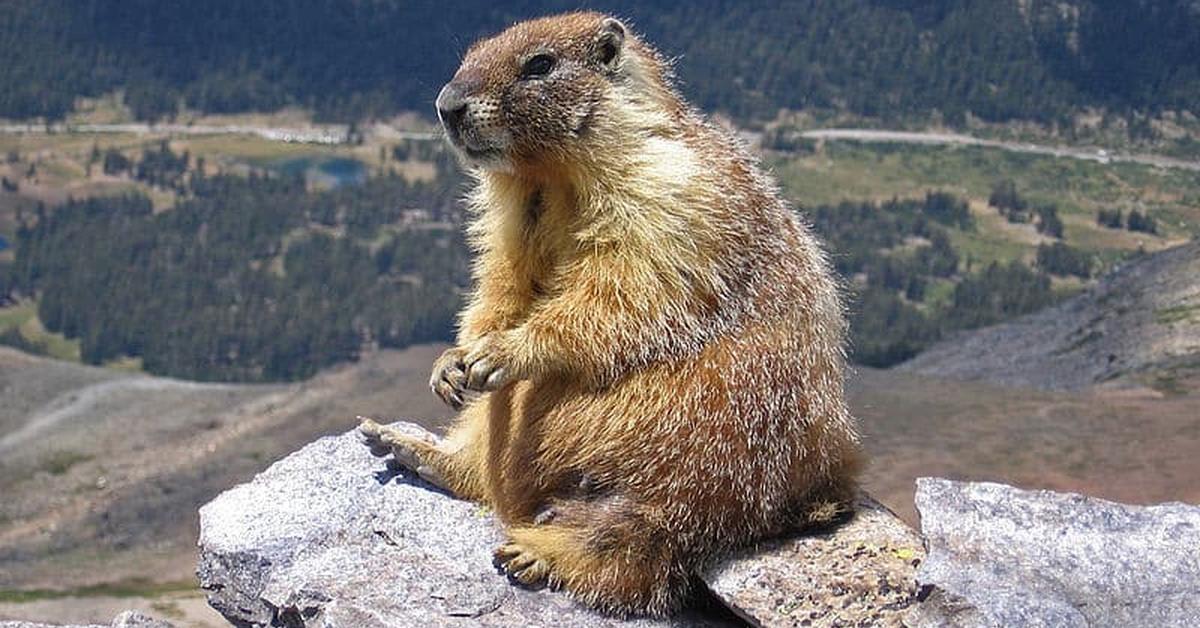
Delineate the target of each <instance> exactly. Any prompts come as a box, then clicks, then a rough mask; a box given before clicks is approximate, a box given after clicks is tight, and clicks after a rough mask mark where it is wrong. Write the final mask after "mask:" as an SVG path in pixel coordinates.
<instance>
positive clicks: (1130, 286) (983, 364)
mask: <svg viewBox="0 0 1200 628" xmlns="http://www.w3.org/2000/svg"><path fill="white" fill-rule="evenodd" d="M897 368H898V369H900V370H904V371H913V372H917V373H922V374H926V375H934V376H938V377H946V378H953V379H963V380H983V381H989V382H993V383H998V384H1004V385H1009V386H1022V387H1029V388H1040V389H1044V390H1080V389H1084V388H1087V387H1090V386H1093V385H1095V384H1100V383H1105V382H1114V383H1120V384H1143V385H1150V386H1152V387H1156V388H1163V389H1167V390H1168V391H1170V390H1171V389H1172V388H1174V387H1175V385H1176V382H1177V381H1178V380H1179V379H1180V378H1182V377H1189V376H1192V375H1194V374H1196V373H1200V242H1191V243H1188V244H1185V245H1182V246H1179V247H1175V248H1173V249H1169V250H1166V251H1162V252H1160V253H1156V254H1153V255H1149V256H1146V257H1144V258H1142V259H1138V260H1135V261H1132V262H1129V263H1128V264H1126V265H1124V266H1123V267H1121V268H1119V269H1117V270H1116V271H1114V272H1113V273H1112V274H1110V275H1109V276H1107V277H1105V278H1104V279H1102V280H1101V281H1100V283H1099V284H1098V285H1096V286H1095V287H1093V288H1091V289H1089V290H1088V291H1086V292H1084V293H1083V294H1080V295H1078V296H1076V297H1074V298H1072V299H1070V300H1068V301H1066V302H1064V303H1062V304H1060V305H1058V306H1056V307H1052V308H1048V309H1046V310H1042V311H1039V312H1036V313H1033V314H1030V315H1028V316H1024V317H1022V318H1019V319H1016V320H1014V321H1011V322H1008V323H1002V324H999V325H995V326H992V327H987V328H984V329H979V330H975V331H969V332H963V333H960V334H957V335H955V336H953V337H951V338H949V339H947V340H945V341H943V342H940V343H938V344H937V345H935V346H933V347H931V348H930V349H928V350H926V351H925V352H924V353H921V354H920V355H918V356H917V357H915V358H913V359H912V360H910V361H908V362H906V363H904V364H902V365H900V366H899V367H897Z"/></svg>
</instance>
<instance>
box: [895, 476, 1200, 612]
mask: <svg viewBox="0 0 1200 628" xmlns="http://www.w3.org/2000/svg"><path fill="white" fill-rule="evenodd" d="M916 503H917V509H918V510H919V511H920V513H921V528H922V533H923V534H924V536H925V538H926V543H927V548H928V552H929V554H928V557H927V558H926V560H925V562H924V563H923V564H922V565H921V567H920V569H919V570H918V572H917V579H918V581H919V582H920V583H921V584H922V585H927V586H930V587H932V589H931V591H930V595H929V598H928V599H927V600H926V601H925V602H924V603H923V604H921V605H920V606H918V607H916V608H915V609H914V610H913V611H912V612H911V613H910V615H909V617H908V622H909V623H910V624H911V625H913V626H922V627H924V626H964V627H965V626H1056V627H1057V626H1067V627H1071V626H1120V627H1122V628H1125V627H1129V626H1157V627H1166V626H1179V627H1194V626H1200V508H1198V507H1195V506H1189V505H1186V504H1179V503H1173V504H1163V505H1160V506H1149V507H1147V506H1128V505H1124V504H1117V503H1113V502H1108V501H1104V500H1101V499H1095V498H1090V497H1084V496H1081V495H1073V494H1063V493H1053V492H1049V491H1025V490H1020V489H1016V488H1012V487H1009V486H1004V485H1000V484H989V483H964V482H952V481H949V480H942V479H930V478H922V479H920V480H918V481H917V496H916Z"/></svg>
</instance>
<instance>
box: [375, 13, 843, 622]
mask: <svg viewBox="0 0 1200 628" xmlns="http://www.w3.org/2000/svg"><path fill="white" fill-rule="evenodd" d="M614 44H615V46H616V48H617V50H618V54H617V55H616V57H615V58H613V59H609V58H608V53H609V52H611V51H612V46H613V45H614ZM538 52H542V53H546V52H549V53H550V54H553V55H554V56H555V58H556V59H557V62H556V64H555V67H554V69H553V71H552V72H551V73H549V74H548V75H546V76H544V77H537V78H534V79H527V78H526V79H523V78H520V72H521V67H522V64H523V63H524V62H525V60H526V59H527V58H529V56H530V55H532V54H536V53H538ZM451 85H453V86H454V88H455V89H458V90H459V92H458V93H459V94H460V95H464V94H465V96H466V102H467V103H468V104H467V108H466V114H465V119H464V121H463V122H462V123H461V124H462V126H461V127H459V128H457V129H456V133H457V135H456V133H451V135H452V137H454V138H455V140H456V142H455V143H456V146H457V147H458V148H459V149H460V150H461V151H462V152H463V154H464V159H465V161H466V162H467V164H468V165H469V166H470V167H471V169H472V173H473V175H474V176H475V177H476V179H477V181H478V186H477V189H476V191H475V193H474V195H473V196H472V206H473V208H474V210H475V211H476V213H477V216H476V219H475V222H474V224H473V226H472V227H471V235H472V237H473V241H474V243H475V246H476V247H477V249H478V261H477V264H476V268H475V276H476V280H477V289H476V291H475V293H474V295H473V296H472V297H471V299H470V302H469V304H468V306H467V308H466V310H465V311H464V312H463V314H462V320H461V327H460V334H459V338H458V346H457V347H456V348H454V349H451V350H450V351H448V352H447V354H446V355H445V356H443V358H442V359H441V360H439V361H438V364H437V365H436V366H435V372H434V380H433V382H432V384H433V386H434V389H435V391H437V392H438V394H440V395H442V396H443V398H445V399H447V400H448V401H449V402H451V403H452V404H455V405H458V404H459V403H462V402H464V401H465V402H466V405H465V407H464V408H463V410H462V413H461V414H460V416H459V417H458V419H457V421H456V423H455V425H454V427H453V428H452V430H451V431H450V433H449V435H448V437H447V439H446V441H445V442H444V443H443V444H440V445H436V446H434V445H429V444H426V443H421V442H416V441H414V442H411V443H408V442H406V441H403V440H402V439H398V440H397V442H398V443H399V444H400V445H401V446H404V445H407V446H408V447H409V448H410V449H411V450H412V451H413V452H414V453H415V456H416V458H417V459H419V461H420V464H421V465H424V468H425V469H426V470H427V471H429V472H430V473H429V475H430V477H435V478H439V479H441V480H442V481H443V482H444V484H445V485H446V486H447V487H448V488H449V489H450V490H452V491H454V492H455V493H456V494H458V495H460V496H462V497H464V498H468V499H473V500H478V501H480V502H483V503H486V504H488V505H490V506H491V507H492V508H494V509H495V511H496V513H497V514H498V516H499V517H500V519H501V520H502V521H503V522H504V524H505V525H506V529H507V533H508V536H509V538H510V540H511V542H510V543H509V544H507V545H505V546H504V547H502V548H501V549H500V550H498V551H497V560H498V562H499V563H500V564H502V565H503V566H504V567H505V568H506V570H507V571H508V572H509V573H510V574H511V575H512V576H513V577H514V578H516V579H517V580H520V581H522V582H526V583H528V584H534V583H536V582H538V581H541V580H548V581H549V582H550V583H551V584H558V585H562V586H563V587H565V588H566V589H567V590H568V591H570V592H571V593H572V594H573V595H574V596H575V597H576V598H578V599H580V600H582V601H583V602H585V603H587V604H590V605H592V606H594V607H596V608H599V609H602V610H604V611H607V612H610V613H615V614H621V615H625V614H650V615H661V614H666V613H670V612H672V611H673V610H675V609H677V608H678V607H679V605H680V604H681V603H682V601H683V600H684V599H685V596H686V593H687V586H688V584H687V583H688V576H689V573H690V572H692V571H694V570H696V569H698V568H700V567H702V566H703V565H705V564H706V563H707V562H708V561H709V560H710V559H712V558H713V557H715V556H717V555H719V554H721V553H722V552H725V551H727V550H729V549H731V548H735V547H738V546H742V545H745V544H748V543H751V542H753V541H755V540H757V539H760V538H763V537H765V536H769V535H773V534H777V533H779V532H780V531H782V530H785V529H788V528H791V527H794V526H796V525H801V524H808V523H813V522H819V521H821V520H824V519H828V518H829V517H832V516H834V515H835V514H837V513H838V512H841V511H844V509H845V507H846V505H847V504H848V503H849V501H850V500H851V498H852V494H853V492H854V477H855V474H856V473H857V470H858V466H859V460H860V448H859V443H858V437H857V435H856V433H855V429H854V426H853V421H852V419H851V417H850V415H849V414H848V412H847V410H846V406H845V403H844V400H843V396H842V378H843V368H844V367H843V362H844V356H843V337H844V333H845V327H846V325H845V322H844V317H843V313H842V306H841V303H840V301H839V295H838V287H837V285H836V282H835V280H834V278H833V275H832V273H831V271H830V269H829V266H828V263H827V262H826V259H825V255H824V253H823V252H822V250H821V248H820V246H819V244H818V243H817V241H816V240H815V239H814V237H813V236H812V234H811V233H810V232H809V230H808V229H807V228H806V227H805V226H803V225H802V224H801V223H800V222H798V221H797V219H796V218H795V217H794V216H793V213H792V211H791V210H790V209H789V208H788V207H787V206H786V204H785V203H784V202H783V201H782V200H781V199H780V197H779V195H778V193H777V191H776V190H775V188H774V186H773V185H772V184H771V182H770V181H768V180H767V179H766V178H765V177H764V176H763V175H762V174H761V173H760V171H759V170H758V168H757V166H756V164H755V162H754V160H753V159H752V158H751V157H750V156H749V155H748V154H747V152H746V151H745V150H744V149H743V148H742V146H741V145H740V143H739V142H738V141H737V140H736V139H734V138H733V137H732V136H731V135H730V134H729V133H728V132H727V131H725V130H723V129H720V128H717V127H715V126H712V125H710V124H708V123H706V122H705V121H704V120H703V118H702V117H701V116H700V115H699V114H697V113H696V112H695V111H694V110H693V109H692V108H691V107H689V106H688V105H687V104H686V103H684V101H683V100H682V99H681V97H680V96H679V95H678V94H677V93H676V91H675V90H674V88H673V87H672V79H671V76H670V71H669V66H668V64H667V63H665V62H664V61H663V60H662V58H661V57H660V56H659V55H658V54H657V53H656V52H655V51H654V50H653V49H651V48H650V47H649V46H648V45H646V44H645V43H643V42H641V41H640V40H638V39H637V38H636V37H634V36H633V35H632V34H630V33H628V32H627V31H626V29H625V28H624V26H623V25H621V24H620V23H619V22H616V21H615V20H612V19H611V18H606V17H605V16H602V15H598V14H594V13H576V14H570V15H564V16H558V17H551V18H544V19H540V20H534V21H531V22H525V23H521V24H517V25H516V26H514V27H512V28H511V29H509V30H508V31H505V32H504V33H502V34H500V35H498V36H496V37H494V38H492V39H488V40H485V41H482V42H480V43H478V44H476V45H475V46H474V47H473V48H472V49H471V50H470V52H468V54H467V56H466V59H465V60H464V62H463V65H462V68H461V69H460V70H459V71H458V73H457V74H456V76H455V78H454V81H453V82H452V83H451ZM447 89H450V88H449V87H448V88H447ZM439 102H442V101H439ZM468 390H476V391H486V392H483V393H482V395H480V396H478V397H477V398H475V399H474V400H470V399H468V398H467V396H466V395H467V391H468Z"/></svg>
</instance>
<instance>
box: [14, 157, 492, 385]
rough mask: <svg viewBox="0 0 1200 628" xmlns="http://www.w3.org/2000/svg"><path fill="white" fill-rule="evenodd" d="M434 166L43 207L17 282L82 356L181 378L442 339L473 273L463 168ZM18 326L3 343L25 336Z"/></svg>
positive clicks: (265, 178)
mask: <svg viewBox="0 0 1200 628" xmlns="http://www.w3.org/2000/svg"><path fill="white" fill-rule="evenodd" d="M163 153H166V154H167V155H168V156H173V153H171V152H170V149H169V148H164V149H162V150H156V151H146V153H145V155H144V156H143V158H142V159H141V160H140V161H139V162H138V163H137V164H136V165H135V166H134V168H135V169H136V170H137V172H138V173H139V176H144V177H149V178H157V176H156V175H155V174H154V173H153V171H152V170H149V171H148V169H152V168H153V167H154V166H155V165H156V164H162V163H171V162H172V161H174V159H164V158H163ZM438 166H439V169H438V175H439V176H438V177H437V178H436V179H435V180H434V181H432V182H430V183H409V182H407V181H406V180H405V179H404V178H401V177H397V176H380V177H374V178H372V179H370V180H369V181H368V182H365V183H363V184H362V185H359V186H344V187H340V188H337V189H334V190H329V191H307V190H306V189H305V184H304V180H303V179H302V178H296V177H288V176H281V175H266V174H254V173H252V174H251V175H250V176H238V175H217V176H204V175H203V174H202V172H200V171H196V170H193V171H192V172H191V173H190V175H189V176H188V177H184V178H182V179H181V182H180V183H178V184H177V185H178V187H179V190H178V191H179V192H180V193H181V194H182V195H184V198H185V200H183V201H182V202H180V204H179V205H178V206H176V207H175V208H173V209H172V210H170V211H168V212H161V213H158V214H155V213H154V212H153V211H152V207H151V202H150V199H148V198H147V197H146V196H144V195H142V194H131V195H125V196H107V197H97V198H91V199H87V200H77V201H70V202H68V203H66V204H65V205H62V206H59V207H56V208H52V209H50V210H47V209H45V208H41V207H39V208H38V210H37V212H36V215H33V216H23V217H22V225H23V226H22V227H21V228H20V229H19V230H18V232H17V238H16V240H17V254H16V260H15V263H14V264H13V268H12V269H11V271H10V281H11V283H12V286H13V287H14V288H16V289H17V290H18V291H20V292H21V293H23V294H31V295H32V294H37V295H38V316H39V317H40V319H41V321H42V322H43V323H44V324H45V326H46V327H47V328H48V329H49V330H51V331H54V332H60V333H62V334H64V335H66V336H67V337H70V338H78V339H79V341H80V343H81V357H82V359H83V360H84V361H85V362H88V363H91V364H102V363H104V362H106V361H109V360H113V359H115V358H120V357H125V356H133V357H137V358H140V359H141V361H142V364H143V366H144V368H145V369H146V370H147V371H149V372H152V373H157V374H164V375H171V376H175V377H186V378H190V379H200V380H222V381H250V382H253V381H278V380H294V379H301V378H305V377H308V376H310V375H312V374H313V373H315V372H316V371H317V370H318V369H320V368H321V367H324V366H328V365H330V364H334V363H336V362H340V361H347V360H353V359H356V358H357V357H358V356H359V352H360V351H361V350H362V349H364V348H371V347H375V348H377V347H405V346H408V345H409V344H412V343H417V342H429V341H434V340H438V341H441V340H447V339H449V338H451V337H452V334H453V331H452V330H453V326H454V320H455V318H454V317H455V313H456V312H457V311H458V309H459V307H460V303H459V300H460V294H461V293H462V291H463V289H464V288H465V287H467V286H468V285H469V284H470V275H469V270H468V262H467V259H468V253H467V250H466V247H465V244H464V242H463V239H462V234H461V230H460V229H459V228H458V227H459V224H460V222H461V220H460V218H459V217H457V212H458V209H457V206H456V203H455V197H456V196H457V193H458V185H457V184H458V181H459V180H460V179H459V178H458V177H457V175H456V174H455V171H454V166H453V165H452V164H450V163H448V162H447V161H446V160H444V159H443V161H441V162H440V163H439V164H438ZM10 335H11V336H12V338H8V339H6V338H4V337H0V343H5V341H6V340H8V341H9V342H7V344H18V346H21V345H20V336H19V334H15V333H13V334H10ZM12 341H16V342H12ZM22 348H26V349H31V348H33V349H36V348H35V347H23V346H22Z"/></svg>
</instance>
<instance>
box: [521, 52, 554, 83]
mask: <svg viewBox="0 0 1200 628" xmlns="http://www.w3.org/2000/svg"><path fill="white" fill-rule="evenodd" d="M553 69H554V57H552V56H550V55H548V54H540V55H533V56H532V57H530V58H529V60H528V61H526V62H525V65H523V66H521V78H534V77H538V76H546V75H547V74H549V73H550V70H553Z"/></svg>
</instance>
